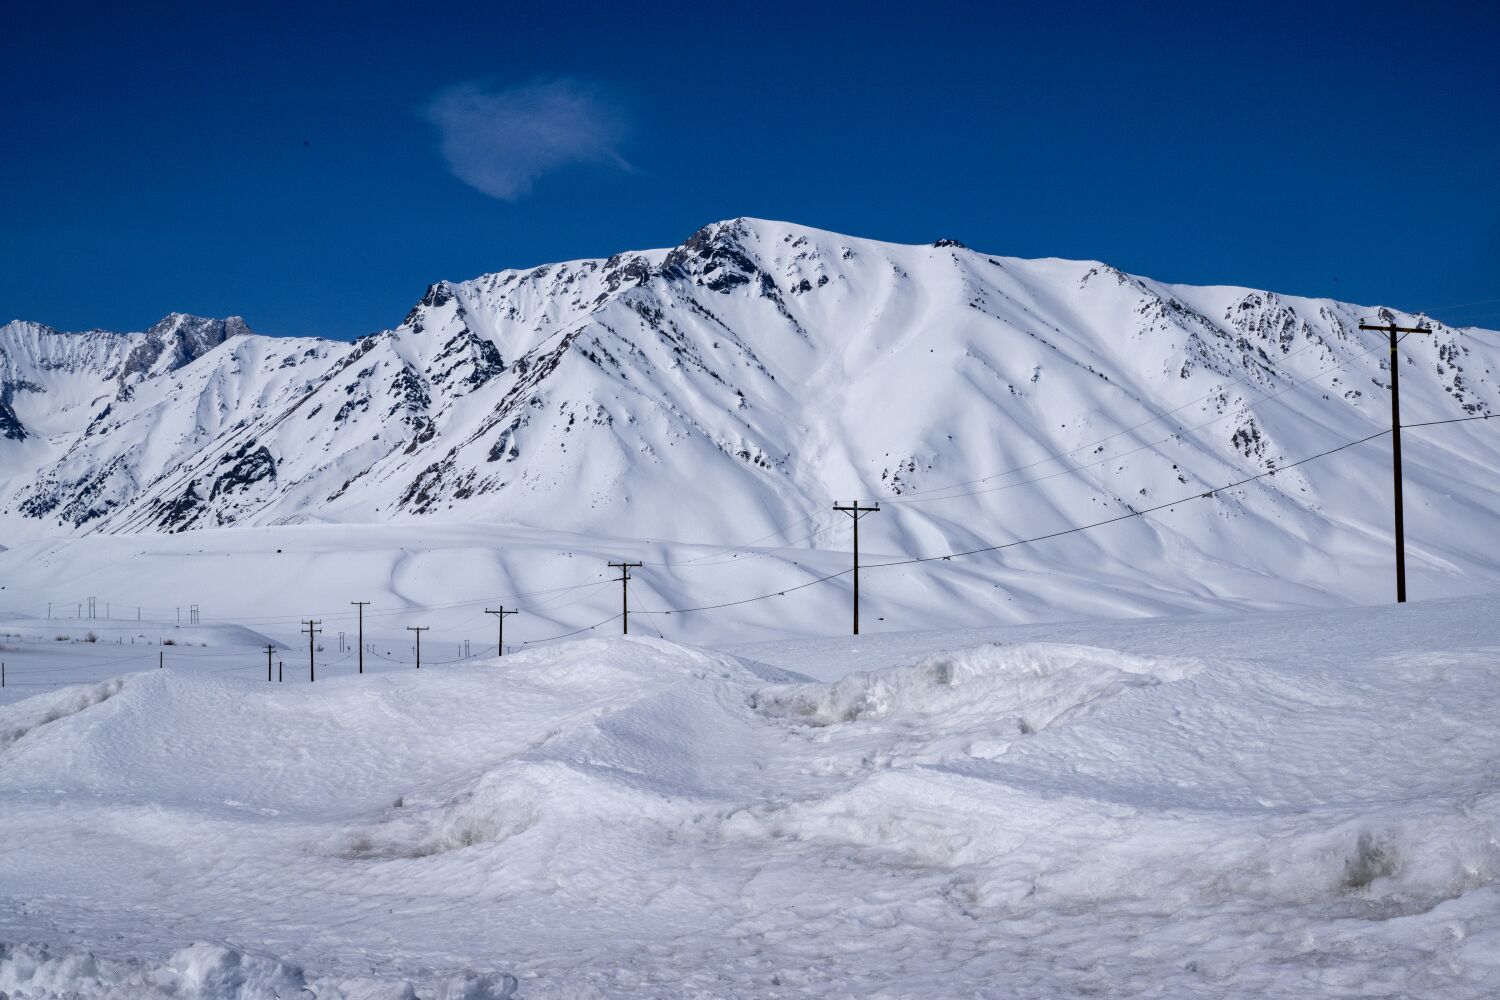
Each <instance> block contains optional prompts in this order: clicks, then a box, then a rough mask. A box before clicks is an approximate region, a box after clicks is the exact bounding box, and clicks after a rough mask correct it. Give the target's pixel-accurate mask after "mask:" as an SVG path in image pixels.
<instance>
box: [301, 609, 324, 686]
mask: <svg viewBox="0 0 1500 1000" xmlns="http://www.w3.org/2000/svg"><path fill="white" fill-rule="evenodd" d="M302 624H303V625H306V626H307V628H306V629H304V631H305V632H306V633H307V682H308V683H309V684H312V683H314V682H315V681H316V680H317V679H318V667H317V662H316V660H315V659H314V658H313V636H315V635H317V634H318V633H319V632H321V631H323V630H322V629H320V628H318V626H319V625H321V624H323V623H322V622H320V621H304V622H303V623H302Z"/></svg>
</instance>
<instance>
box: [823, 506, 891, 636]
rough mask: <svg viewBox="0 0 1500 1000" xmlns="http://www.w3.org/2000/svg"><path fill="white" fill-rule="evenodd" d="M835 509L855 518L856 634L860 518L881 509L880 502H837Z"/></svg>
mask: <svg viewBox="0 0 1500 1000" xmlns="http://www.w3.org/2000/svg"><path fill="white" fill-rule="evenodd" d="M833 509H834V510H841V511H843V512H844V513H845V514H848V515H849V516H850V517H851V518H853V519H854V634H855V635H859V519H860V518H862V517H864V516H865V515H866V514H873V513H875V512H876V511H878V510H879V509H880V504H878V503H877V504H872V505H871V506H869V507H861V506H860V503H859V501H858V500H851V501H850V502H849V503H843V504H841V503H836V504H834V505H833Z"/></svg>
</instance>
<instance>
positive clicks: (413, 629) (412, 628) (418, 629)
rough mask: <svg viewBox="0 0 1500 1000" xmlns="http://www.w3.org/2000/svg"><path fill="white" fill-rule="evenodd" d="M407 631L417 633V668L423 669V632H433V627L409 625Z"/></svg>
mask: <svg viewBox="0 0 1500 1000" xmlns="http://www.w3.org/2000/svg"><path fill="white" fill-rule="evenodd" d="M406 631H408V632H415V633H417V669H418V670H421V669H422V633H423V632H431V631H432V628H431V627H430V626H427V625H408V626H406Z"/></svg>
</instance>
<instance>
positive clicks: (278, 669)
mask: <svg viewBox="0 0 1500 1000" xmlns="http://www.w3.org/2000/svg"><path fill="white" fill-rule="evenodd" d="M276 683H277V684H280V683H281V661H280V660H277V661H276Z"/></svg>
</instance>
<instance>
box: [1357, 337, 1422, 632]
mask: <svg viewBox="0 0 1500 1000" xmlns="http://www.w3.org/2000/svg"><path fill="white" fill-rule="evenodd" d="M1387 315H1389V314H1387ZM1359 328H1360V329H1361V330H1378V331H1380V332H1382V333H1384V334H1386V335H1387V336H1388V337H1390V341H1391V468H1392V471H1393V473H1394V478H1395V487H1396V489H1395V494H1396V603H1397V604H1405V603H1406V513H1405V506H1404V505H1403V503H1402V498H1401V370H1400V366H1399V365H1398V364H1397V362H1398V360H1399V359H1398V358H1397V356H1396V345H1397V344H1398V343H1400V342H1401V340H1403V339H1405V338H1399V337H1397V334H1402V333H1431V332H1432V331H1431V330H1429V329H1427V328H1425V327H1420V326H1397V325H1396V324H1395V322H1390V323H1386V324H1384V325H1376V324H1373V323H1361V324H1359Z"/></svg>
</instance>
